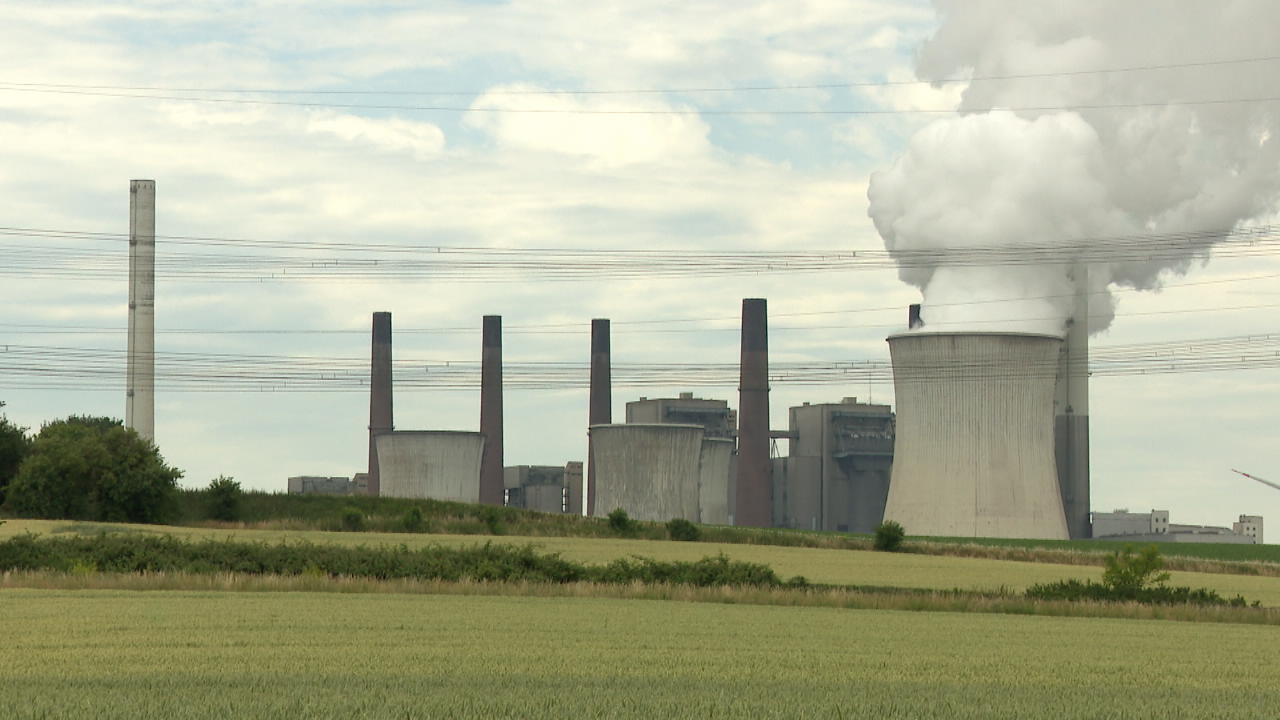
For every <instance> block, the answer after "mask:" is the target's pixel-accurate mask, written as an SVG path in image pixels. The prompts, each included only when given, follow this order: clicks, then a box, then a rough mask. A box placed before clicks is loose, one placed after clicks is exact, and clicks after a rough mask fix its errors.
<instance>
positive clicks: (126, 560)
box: [0, 533, 783, 587]
mask: <svg viewBox="0 0 1280 720" xmlns="http://www.w3.org/2000/svg"><path fill="white" fill-rule="evenodd" d="M84 568H88V569H91V570H97V571H99V572H114V573H137V572H188V573H217V572H237V573H251V574H275V575H300V574H304V573H321V574H325V575H329V576H335V577H338V576H341V577H369V578H376V579H381V580H386V579H398V578H412V579H418V580H448V581H458V580H479V581H504V582H513V581H528V582H546V583H570V582H601V583H632V582H642V583H666V584H672V585H695V586H699V587H709V586H721V585H751V586H766V587H774V586H779V585H782V584H783V583H782V581H781V580H780V579H779V578H778V576H777V575H776V574H775V573H774V572H773V570H772V569H770V568H769V567H768V566H767V565H761V564H758V563H747V562H737V561H732V560H729V559H728V558H726V557H725V556H723V555H720V556H718V557H708V558H703V559H702V560H698V561H696V562H680V561H659V560H652V559H648V558H639V557H637V558H633V559H624V560H616V561H614V562H612V563H609V564H608V565H603V566H596V565H584V564H582V563H577V562H572V561H569V560H565V559H564V558H562V557H560V555H559V554H557V553H541V552H538V551H537V549H536V548H534V547H533V546H532V545H525V546H520V547H517V546H511V545H494V544H492V543H485V544H483V545H474V546H471V547H461V548H454V547H443V546H439V545H430V546H426V547H423V548H419V549H414V550H411V549H409V548H408V547H406V546H404V545H400V546H396V547H366V546H359V547H343V546H341V545H328V544H326V545H315V544H311V543H306V542H299V543H281V544H267V543H245V542H235V541H225V540H202V541H197V542H186V541H183V540H180V539H177V538H174V537H171V536H164V535H160V536H152V535H133V534H105V533H104V534H99V535H96V536H75V537H57V538H44V537H38V536H35V535H29V534H28V535H19V536H17V537H13V538H10V539H8V540H5V541H3V542H0V572H5V571H10V570H60V571H65V572H71V571H72V570H73V569H84Z"/></svg>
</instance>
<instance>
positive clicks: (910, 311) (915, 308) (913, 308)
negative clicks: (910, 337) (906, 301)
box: [907, 303, 924, 330]
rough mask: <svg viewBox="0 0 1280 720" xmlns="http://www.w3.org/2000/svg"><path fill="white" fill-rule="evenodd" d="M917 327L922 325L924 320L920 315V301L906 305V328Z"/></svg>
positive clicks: (912, 328) (913, 328)
mask: <svg viewBox="0 0 1280 720" xmlns="http://www.w3.org/2000/svg"><path fill="white" fill-rule="evenodd" d="M918 327H924V320H923V319H922V318H921V317H920V303H912V304H910V305H908V306H907V329H908V330H915V329H916V328H918Z"/></svg>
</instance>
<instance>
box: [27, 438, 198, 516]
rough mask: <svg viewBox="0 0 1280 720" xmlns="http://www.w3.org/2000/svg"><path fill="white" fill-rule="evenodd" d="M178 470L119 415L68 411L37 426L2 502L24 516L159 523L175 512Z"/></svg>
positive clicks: (180, 474) (179, 472)
mask: <svg viewBox="0 0 1280 720" xmlns="http://www.w3.org/2000/svg"><path fill="white" fill-rule="evenodd" d="M180 477H182V472H181V471H180V470H177V469H175V468H172V467H169V466H168V465H166V464H165V463H164V459H163V458H161V457H160V453H159V452H158V451H157V450H156V447H155V445H153V444H152V443H151V442H150V441H148V440H146V439H144V438H142V437H141V436H139V435H138V433H136V432H135V431H133V430H132V429H127V428H125V427H124V426H123V425H121V423H120V421H118V420H113V419H111V418H104V417H76V416H72V417H69V418H67V419H66V420H59V421H56V422H52V423H49V424H48V425H45V426H44V427H43V428H41V430H40V432H39V434H37V435H36V437H35V440H34V441H32V443H31V448H30V451H29V452H28V453H27V456H26V458H25V459H24V460H23V461H22V465H21V466H20V467H19V468H18V474H17V476H16V477H14V479H13V482H12V483H10V485H9V489H8V492H7V497H6V504H7V506H8V507H9V508H10V509H11V510H13V511H14V512H15V513H17V514H18V515H23V516H27V517H43V518H68V519H73V520H100V521H106V522H144V523H155V522H163V521H165V520H168V519H171V518H172V517H173V516H174V515H175V512H176V502H175V496H176V494H177V484H178V478H180Z"/></svg>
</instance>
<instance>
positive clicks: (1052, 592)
mask: <svg viewBox="0 0 1280 720" xmlns="http://www.w3.org/2000/svg"><path fill="white" fill-rule="evenodd" d="M1105 564H1106V570H1104V571H1103V573H1102V582H1100V583H1096V582H1093V581H1091V580H1090V581H1088V582H1081V581H1079V580H1060V581H1058V582H1052V583H1044V584H1040V585H1032V586H1031V587H1029V588H1027V591H1026V596H1027V597H1028V598H1031V599H1034V600H1076V601H1079V600H1094V601H1110V602H1140V603H1147V604H1153V605H1230V606H1232V607H1245V606H1246V604H1247V603H1246V602H1245V599H1244V598H1243V597H1242V596H1239V595H1237V596H1236V597H1234V598H1230V599H1227V598H1224V597H1222V596H1221V595H1219V594H1218V593H1217V592H1216V591H1214V590H1209V589H1207V588H1197V589H1194V590H1193V589H1191V588H1189V587H1169V586H1168V585H1165V583H1166V582H1168V580H1169V573H1167V572H1160V570H1161V568H1163V567H1164V559H1163V558H1161V557H1160V551H1159V550H1158V549H1157V548H1156V546H1155V545H1149V546H1147V547H1145V548H1143V549H1142V550H1141V551H1140V552H1138V553H1137V554H1134V552H1133V548H1132V547H1128V546H1126V547H1125V548H1124V549H1123V550H1118V551H1116V552H1114V553H1111V554H1110V555H1109V556H1107V558H1106V561H1105ZM1259 604H1260V603H1259V602H1255V603H1254V606H1255V607H1256V606H1258V605H1259Z"/></svg>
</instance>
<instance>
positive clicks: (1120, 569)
mask: <svg viewBox="0 0 1280 720" xmlns="http://www.w3.org/2000/svg"><path fill="white" fill-rule="evenodd" d="M1163 568H1164V558H1162V557H1160V550H1159V549H1158V548H1157V547H1156V546H1155V545H1148V546H1146V547H1144V548H1142V550H1140V551H1138V553H1137V554H1134V552H1133V548H1132V547H1130V546H1128V545H1126V546H1125V548H1124V549H1123V550H1117V551H1116V552H1114V553H1111V554H1110V555H1108V556H1107V559H1106V570H1104V571H1103V572H1102V584H1103V585H1106V586H1107V587H1109V588H1111V589H1112V590H1113V591H1115V592H1116V593H1118V594H1121V595H1136V594H1137V593H1138V592H1139V591H1142V590H1146V589H1148V588H1150V587H1153V586H1157V585H1163V584H1164V583H1166V582H1168V581H1169V573H1167V572H1160V570H1161V569H1163Z"/></svg>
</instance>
